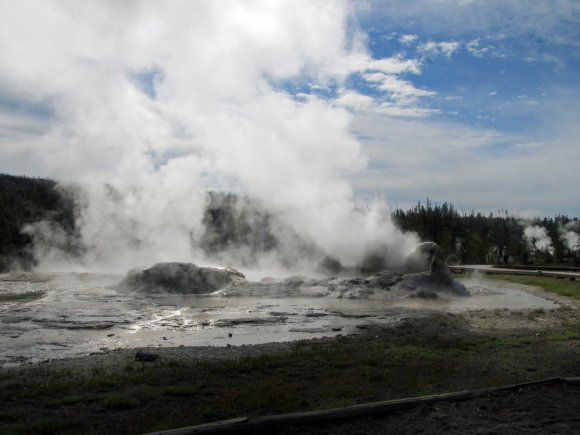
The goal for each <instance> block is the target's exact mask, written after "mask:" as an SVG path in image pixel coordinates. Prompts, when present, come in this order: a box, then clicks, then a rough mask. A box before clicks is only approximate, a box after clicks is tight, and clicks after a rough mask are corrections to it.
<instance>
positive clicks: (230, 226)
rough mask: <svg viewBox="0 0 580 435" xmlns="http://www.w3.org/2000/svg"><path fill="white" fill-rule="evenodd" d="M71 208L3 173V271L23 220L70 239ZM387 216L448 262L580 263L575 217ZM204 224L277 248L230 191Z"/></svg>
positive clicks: (216, 245) (63, 195) (267, 225)
mask: <svg viewBox="0 0 580 435" xmlns="http://www.w3.org/2000/svg"><path fill="white" fill-rule="evenodd" d="M75 213H76V211H75V202H74V200H73V198H72V197H71V195H69V194H68V193H67V191H64V190H62V189H60V188H59V185H58V183H57V182H56V181H54V180H49V179H42V178H30V177H22V176H14V175H6V174H0V272H2V271H7V270H8V269H9V268H10V267H11V266H12V265H14V264H17V265H18V266H19V267H23V268H29V267H32V266H34V261H35V259H34V256H33V254H32V249H31V247H32V243H33V240H32V238H31V236H30V235H29V234H27V232H26V231H25V228H26V225H27V224H32V223H35V222H39V221H49V222H50V223H53V224H57V225H58V226H59V227H60V228H62V229H63V230H64V231H65V232H66V233H67V234H69V235H70V236H71V238H72V237H74V235H75V231H76V229H75V217H76V215H75ZM391 217H392V220H393V221H394V223H395V224H396V225H397V226H398V227H399V228H400V229H401V230H402V231H406V232H415V233H417V234H418V236H419V237H420V238H421V240H424V241H432V242H435V243H437V244H439V245H440V246H441V248H442V249H443V251H444V252H446V253H447V255H448V258H449V260H450V262H455V263H463V264H478V263H483V264H491V263H496V262H498V261H502V262H503V261H504V259H505V260H508V262H509V263H512V264H546V263H547V264H550V263H568V264H574V265H576V266H578V265H579V262H580V242H578V240H577V239H578V237H577V233H578V231H579V230H580V221H579V219H578V218H577V217H574V218H572V217H568V216H565V215H559V216H555V217H553V218H547V217H544V218H536V219H533V220H522V219H520V218H517V217H514V216H512V215H510V214H509V213H508V212H507V211H506V210H499V211H498V212H497V213H495V214H494V213H489V214H487V215H484V214H482V213H481V212H475V211H470V212H465V211H462V212H459V211H458V210H456V209H455V208H454V207H453V205H451V204H448V203H443V204H441V205H438V204H433V203H432V202H431V201H429V200H427V201H426V202H425V203H424V204H423V203H421V202H418V203H417V204H416V205H415V206H414V207H412V208H410V209H408V210H402V209H399V208H397V209H396V210H394V211H392V215H391ZM203 224H204V227H205V234H204V235H203V236H202V238H201V240H200V243H201V247H202V249H204V250H207V251H213V250H220V249H226V248H239V247H240V246H247V247H249V248H251V249H252V250H259V251H264V250H270V249H275V247H276V244H277V240H276V239H277V238H276V231H277V230H279V228H275V225H273V223H272V217H271V216H270V215H269V214H268V212H267V211H265V210H263V209H261V208H259V207H256V206H255V204H253V203H252V202H251V201H250V200H248V199H244V198H238V197H236V195H233V194H221V193H220V194H218V193H211V192H210V193H208V204H207V207H206V210H205V213H204V217H203ZM532 227H535V229H536V233H537V232H539V233H541V235H543V236H545V239H546V240H545V241H543V242H542V243H540V242H537V240H533V239H530V237H529V234H526V231H527V230H528V229H529V228H532ZM570 228H572V229H573V231H572V234H576V244H575V245H572V246H571V245H570V240H568V241H566V239H565V238H564V237H563V234H565V233H566V231H567V230H566V229H570ZM538 229H540V230H538ZM574 231H575V232H574ZM296 237H297V238H298V236H297V235H296ZM572 239H574V238H572ZM536 242H537V243H536ZM500 251H501V257H500V255H499V254H500Z"/></svg>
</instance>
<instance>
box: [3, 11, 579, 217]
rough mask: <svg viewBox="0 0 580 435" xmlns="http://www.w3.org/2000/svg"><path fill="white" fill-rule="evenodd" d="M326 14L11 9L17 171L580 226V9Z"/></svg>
mask: <svg viewBox="0 0 580 435" xmlns="http://www.w3.org/2000/svg"><path fill="white" fill-rule="evenodd" d="M315 3H316V2H311V3H309V2H306V1H305V2H302V1H296V2H285V1H280V2H260V1H256V2H249V3H247V2H237V1H233V0H232V1H225V2H223V3H220V2H215V3H211V2H191V3H188V2H176V4H175V5H173V6H171V7H167V8H163V7H161V6H160V4H157V3H156V2H142V3H141V4H139V3H133V2H119V3H118V4H113V3H106V4H105V3H99V2H87V4H85V5H77V6H72V5H69V4H67V3H66V2H62V1H57V0H55V1H46V2H42V4H39V3H35V2H32V1H22V2H17V1H11V0H4V1H0V11H1V12H2V13H1V14H0V16H2V17H3V18H0V29H1V30H0V171H2V172H8V173H14V174H26V175H33V176H51V177H56V178H58V179H63V180H73V181H74V180H89V181H102V180H109V179H117V180H119V181H122V182H127V183H128V182H133V181H135V180H140V181H141V182H150V180H157V182H158V183H159V184H163V185H168V186H173V184H172V183H178V182H183V180H186V179H187V180H194V181H187V184H190V183H193V184H201V183H206V184H207V187H208V188H220V187H221V188H226V187H228V188H232V189H234V190H240V191H247V192H249V193H251V194H253V195H257V196H259V197H261V198H262V199H264V200H268V199H272V198H274V199H276V200H279V198H280V196H281V195H280V191H283V192H285V194H287V195H286V196H287V197H288V198H289V199H288V201H291V199H290V198H296V197H299V196H300V195H304V196H306V197H308V196H312V198H315V197H316V194H314V193H312V192H319V194H320V195H324V192H337V193H336V195H337V200H339V201H342V200H343V199H344V198H345V197H349V196H352V197H353V198H354V200H355V201H357V202H358V201H372V200H376V199H380V200H384V201H386V202H387V203H389V204H391V205H398V206H400V207H407V206H410V205H412V204H414V203H416V201H417V200H425V199H426V198H427V197H429V198H430V199H431V200H433V201H436V202H444V201H447V202H451V203H453V204H454V205H456V206H457V207H458V208H461V209H465V210H471V209H475V210H481V211H490V210H497V209H508V210H510V211H511V212H512V213H514V214H519V215H521V216H542V215H554V214H557V213H566V214H571V215H576V216H579V215H580V194H579V193H578V192H579V189H578V186H579V185H580V176H579V175H578V173H579V172H580V171H579V170H578V163H577V162H578V161H580V126H579V123H578V119H579V115H580V98H579V97H580V73H579V71H580V2H577V1H572V0H547V1H533V0H504V1H499V0H498V1H493V0H487V1H483V0H438V1H426V0H407V1H402V0H401V1H399V0H390V1H386V0H385V1H379V0H370V1H367V2H363V1H353V2H348V1H334V2H326V3H324V4H315ZM228 126H231V128H235V129H237V130H236V134H234V133H233V132H229V131H228ZM295 129H296V131H295ZM297 130H300V131H299V132H298V131H297ZM258 142H259V144H257V143H258ZM232 156H235V163H237V164H234V162H232V161H231V159H232V158H233V157H232ZM257 168H260V169H259V170H257ZM264 168H266V169H264ZM289 168H294V169H293V170H291V169H289ZM170 173H171V174H172V175H169V174H170ZM176 174H179V176H177V175H176ZM188 177H190V178H188ZM168 180H171V182H169V181H168ZM304 180H307V181H308V183H310V184H308V183H306V182H305V181H304ZM288 186H297V187H296V189H295V190H296V191H295V192H293V191H292V192H291V191H289V190H292V189H288ZM308 189H310V190H311V192H310V191H308ZM287 190H288V192H286V191H287ZM282 196H283V197H285V196H284V195H282ZM313 200H314V199H313Z"/></svg>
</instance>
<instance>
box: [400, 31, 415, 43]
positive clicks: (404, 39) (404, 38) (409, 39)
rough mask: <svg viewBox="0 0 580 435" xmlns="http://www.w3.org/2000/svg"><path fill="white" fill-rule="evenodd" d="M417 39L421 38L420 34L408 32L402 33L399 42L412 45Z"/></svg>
mask: <svg viewBox="0 0 580 435" xmlns="http://www.w3.org/2000/svg"><path fill="white" fill-rule="evenodd" d="M417 39H419V36H417V35H414V34H407V35H401V36H400V38H399V42H400V43H401V44H402V45H411V44H413V43H414V42H415V41H416V40H417Z"/></svg>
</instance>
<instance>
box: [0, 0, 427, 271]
mask: <svg viewBox="0 0 580 435" xmlns="http://www.w3.org/2000/svg"><path fill="white" fill-rule="evenodd" d="M3 3H4V5H3V7H2V14H0V88H2V89H8V90H10V91H9V92H10V97H11V98H13V99H17V100H19V101H20V102H21V104H25V105H29V106H30V107H36V108H41V109H42V111H44V112H46V113H48V115H47V116H48V118H49V119H48V127H46V130H45V131H43V132H42V134H40V135H37V136H35V137H34V140H31V139H30V138H28V137H27V138H26V140H22V141H21V142H20V143H18V144H17V145H18V147H20V150H19V151H20V152H21V153H22V155H23V156H27V158H28V159H32V160H34V161H35V162H36V165H37V167H38V168H41V169H40V170H41V172H42V173H43V175H49V176H53V177H57V178H59V179H61V180H73V181H75V182H79V183H80V187H77V188H76V189H75V199H76V201H77V203H78V204H79V205H80V208H79V210H80V215H79V216H78V219H77V224H78V225H79V236H80V238H81V240H82V241H83V243H84V245H85V246H86V247H88V250H87V251H84V252H82V253H80V254H79V258H78V259H77V260H78V261H77V263H78V264H81V265H83V267H87V266H88V267H90V268H92V269H93V270H94V269H101V270H111V271H125V270H127V269H128V268H130V267H133V266H135V265H138V264H143V263H147V262H154V261H162V260H182V261H198V259H199V258H200V257H201V256H202V254H201V253H200V251H199V248H198V247H197V244H196V243H197V240H198V238H199V235H200V234H201V232H202V231H203V226H202V223H201V220H202V212H203V210H204V207H205V205H206V204H205V201H206V199H205V198H206V197H205V191H206V190H218V191H233V192H237V193H243V194H247V195H249V196H250V197H252V198H256V199H257V200H259V201H261V203H263V204H266V206H267V207H268V208H269V209H271V210H273V211H274V212H275V213H277V215H278V216H280V217H281V219H282V220H283V221H284V223H285V224H287V225H288V226H290V227H291V228H292V229H293V230H294V231H296V232H297V233H298V234H299V235H300V236H301V237H304V238H306V239H308V240H310V241H312V242H313V243H314V244H315V245H316V246H318V247H319V248H320V249H321V250H322V251H323V252H326V253H331V254H333V255H335V256H336V257H338V258H340V259H341V260H342V261H345V262H346V263H348V262H355V261H357V260H358V259H360V258H361V257H362V255H363V250H364V247H365V245H367V244H368V243H370V242H372V241H374V240H380V241H384V242H385V243H386V244H387V245H388V246H389V253H390V255H392V257H393V258H392V259H391V260H392V262H393V263H395V264H396V263H397V262H400V261H401V259H402V257H403V256H404V255H405V254H406V253H407V252H409V251H410V250H411V249H412V246H413V245H414V244H415V243H416V241H417V240H416V239H415V238H414V237H412V236H406V235H402V234H400V233H399V232H397V231H396V230H395V229H394V227H393V226H392V224H391V223H390V222H389V221H388V219H385V213H384V212H383V211H382V210H381V205H376V206H373V207H370V208H369V209H368V211H367V212H364V213H363V212H359V211H355V207H354V203H353V192H352V190H351V187H350V185H349V184H348V182H347V181H345V180H346V177H347V176H348V175H350V174H353V173H356V172H358V171H360V170H362V169H363V168H365V166H366V158H365V156H364V155H363V154H362V152H361V146H360V144H359V143H358V142H357V140H355V139H354V137H353V135H352V134H351V131H350V122H351V117H350V114H349V112H348V111H347V110H346V109H344V108H342V107H340V106H339V105H338V104H334V103H333V100H332V99H322V98H317V97H314V96H311V97H309V98H306V99H300V98H296V97H295V96H294V95H293V94H292V93H291V92H288V90H287V88H288V87H291V86H300V85H301V84H308V85H310V86H311V87H314V86H320V87H321V88H327V87H328V86H330V85H334V86H336V87H339V88H340V86H341V83H343V82H344V80H345V79H346V78H347V77H348V75H349V74H351V73H353V72H355V71H358V72H363V71H368V70H371V71H372V70H374V71H377V72H381V71H383V70H384V69H385V68H383V67H381V65H382V64H381V65H379V64H377V62H376V61H374V60H373V59H371V58H370V57H369V55H368V53H367V52H366V50H365V49H364V47H363V46H362V44H361V41H363V40H364V38H363V37H361V35H359V33H358V32H357V29H356V28H354V27H353V26H352V24H350V23H351V18H350V17H351V12H352V10H351V5H350V4H349V3H348V2H345V1H333V2H312V1H308V0H293V1H275V0H267V1H266V0H264V1H251V0H250V1H234V0H232V1H220V2H215V1H209V0H208V1H195V2H192V1H172V2H154V1H124V2H116V1H90V0H89V1H85V2H79V3H77V2H68V1H58V0H54V1H48V0H47V1H42V2H38V1H26V0H24V1H23V0H18V1H10V0H8V1H5V2H3ZM397 62H400V63H401V64H402V63H404V60H402V59H398V58H394V59H391V60H390V61H389V62H386V64H388V65H390V66H389V68H390V69H389V70H388V71H383V72H385V73H393V71H392V70H393V63H397ZM395 66H396V65H395ZM399 70H401V71H404V70H405V69H404V68H399ZM399 70H397V71H399ZM395 73H396V72H395ZM393 74H394V73H393ZM387 214H388V213H387ZM27 231H28V232H29V233H31V234H36V235H38V237H40V235H42V236H43V237H44V240H45V241H46V240H48V239H47V237H50V234H52V233H55V232H54V231H52V229H51V228H49V227H48V226H47V225H45V224H42V225H39V226H37V227H35V228H29V229H28V230H27ZM54 237H56V239H57V240H56V241H57V242H58V243H60V244H62V240H61V239H62V234H60V233H59V232H58V231H57V232H56V233H55V235H54ZM58 243H57V244H58ZM45 245H46V246H48V245H50V243H48V242H47V243H46V244H45ZM43 252H44V253H45V254H47V255H46V258H48V259H50V260H51V263H50V265H48V264H47V265H46V266H45V267H56V266H55V264H56V263H58V261H65V260H66V261H70V258H69V259H65V258H62V259H61V260H59V258H58V255H57V253H55V252H54V250H48V249H45V250H44V251H43ZM48 254H50V255H48ZM274 260H275V259H274ZM274 260H273V261H274ZM232 261H233V260H232ZM67 267H68V266H67Z"/></svg>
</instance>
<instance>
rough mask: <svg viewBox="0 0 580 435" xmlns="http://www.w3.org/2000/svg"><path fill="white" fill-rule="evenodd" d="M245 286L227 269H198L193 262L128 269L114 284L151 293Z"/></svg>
mask: <svg viewBox="0 0 580 435" xmlns="http://www.w3.org/2000/svg"><path fill="white" fill-rule="evenodd" d="M244 283H246V279H245V276H244V275H243V274H242V273H241V272H238V271H237V270H235V269H232V268H230V267H227V268H224V269H221V268H215V267H199V266H196V265H195V264H193V263H157V264H156V265H154V266H152V267H150V268H149V269H144V270H131V271H129V272H128V273H127V275H126V276H125V278H123V280H122V281H121V282H120V283H119V284H118V285H117V288H119V289H121V290H128V291H136V292H145V293H154V292H168V293H181V294H205V293H212V292H214V291H216V290H219V289H222V288H224V287H228V286H235V285H240V284H244Z"/></svg>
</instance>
